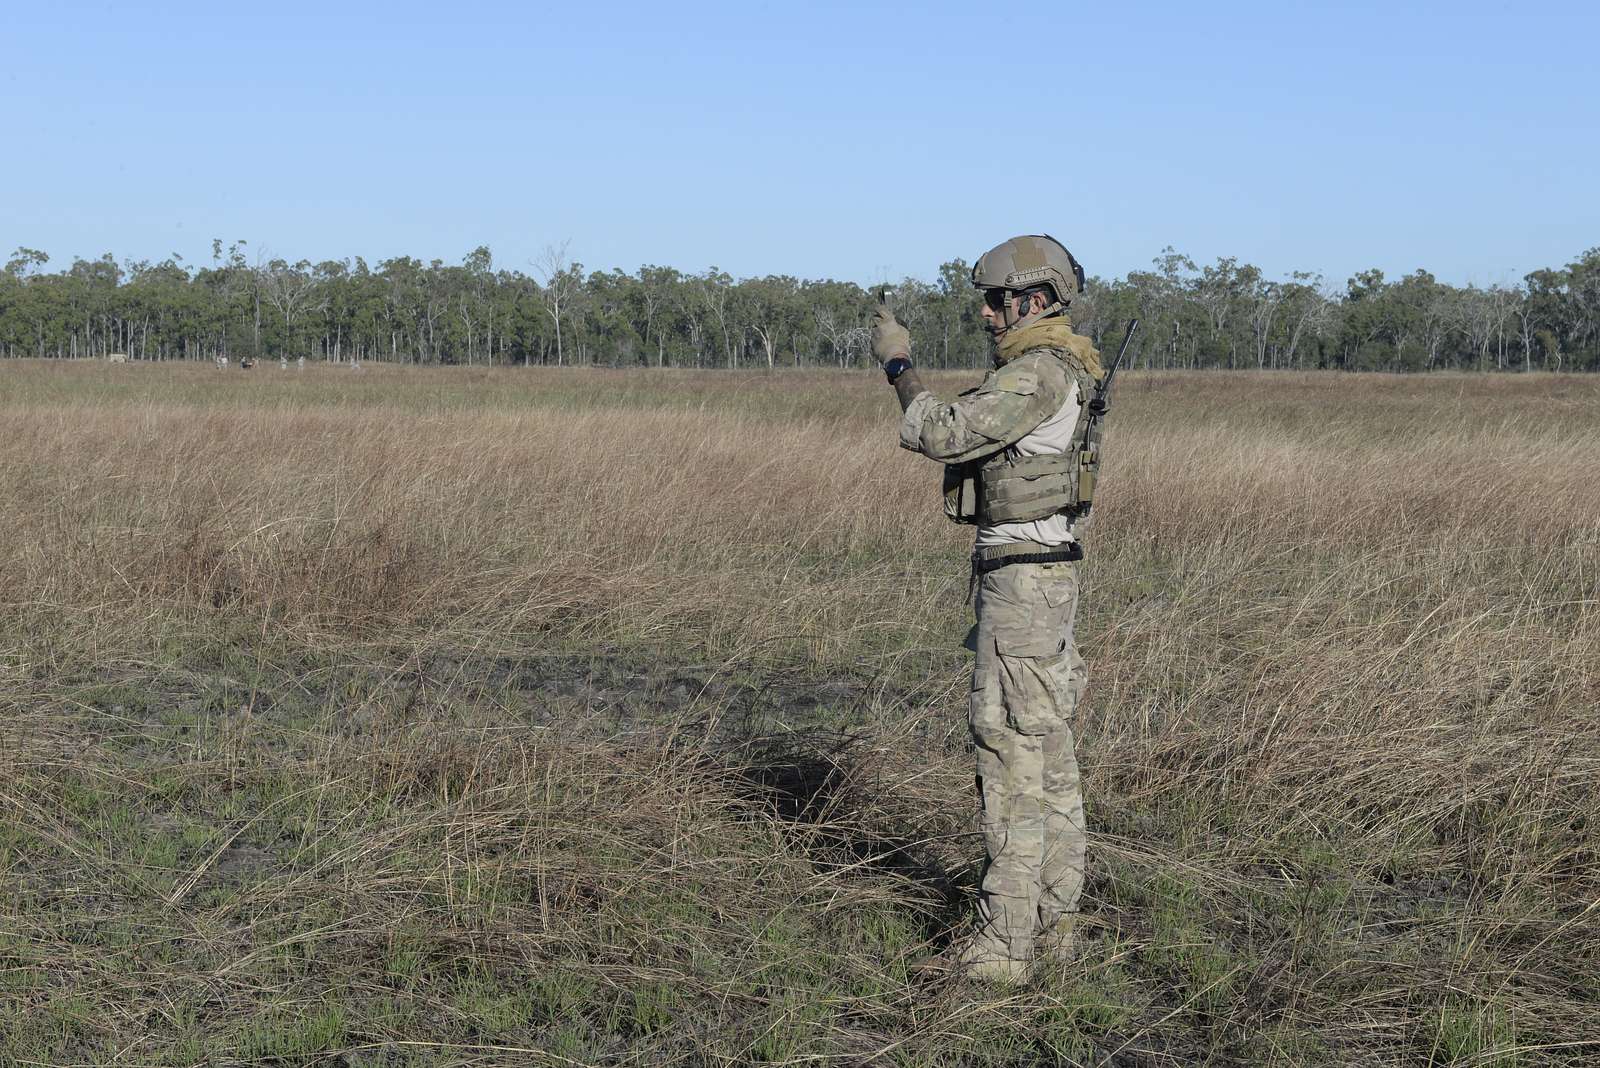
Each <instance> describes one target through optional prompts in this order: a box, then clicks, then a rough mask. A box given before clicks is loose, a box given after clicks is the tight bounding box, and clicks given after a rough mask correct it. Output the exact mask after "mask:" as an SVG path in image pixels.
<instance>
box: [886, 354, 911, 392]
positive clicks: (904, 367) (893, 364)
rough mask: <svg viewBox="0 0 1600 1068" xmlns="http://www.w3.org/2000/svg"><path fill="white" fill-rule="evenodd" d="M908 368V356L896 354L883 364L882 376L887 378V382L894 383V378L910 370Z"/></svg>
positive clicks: (909, 362)
mask: <svg viewBox="0 0 1600 1068" xmlns="http://www.w3.org/2000/svg"><path fill="white" fill-rule="evenodd" d="M910 368H911V358H910V357H908V356H896V357H895V358H894V359H892V360H890V361H889V362H888V363H886V364H884V365H883V374H884V377H885V378H887V379H888V380H889V384H890V385H894V380H895V379H897V378H899V377H900V376H901V375H903V374H905V373H906V371H908V370H910Z"/></svg>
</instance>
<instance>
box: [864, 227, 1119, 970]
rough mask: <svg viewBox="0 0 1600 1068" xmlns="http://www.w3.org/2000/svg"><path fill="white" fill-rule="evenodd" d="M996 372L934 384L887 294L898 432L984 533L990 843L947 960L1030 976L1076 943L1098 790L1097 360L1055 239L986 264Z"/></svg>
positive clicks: (986, 821) (980, 275)
mask: <svg viewBox="0 0 1600 1068" xmlns="http://www.w3.org/2000/svg"><path fill="white" fill-rule="evenodd" d="M972 284H973V285H974V286H975V287H976V288H978V289H979V290H981V291H982V292H983V312H982V314H983V320H984V328H985V329H986V330H987V331H988V332H989V334H990V336H991V337H992V338H993V340H994V343H995V351H994V369H993V370H992V371H990V372H989V373H988V375H987V376H986V377H985V378H984V380H983V382H982V384H981V385H979V386H978V387H977V388H976V389H974V390H969V391H967V392H966V393H963V394H961V396H960V397H958V398H957V399H956V400H954V401H942V400H940V399H939V398H938V397H936V396H935V395H934V394H933V393H932V392H931V391H930V390H928V389H927V387H925V386H924V385H923V384H922V382H921V381H920V380H919V379H918V377H917V372H916V370H915V369H914V368H913V367H912V365H911V336H910V334H909V332H908V331H907V330H906V328H905V327H904V326H902V325H901V324H900V323H899V322H898V321H897V320H896V319H895V317H894V314H893V312H892V311H890V310H889V308H888V305H887V304H886V303H883V302H881V301H880V304H879V308H878V311H877V314H876V316H875V317H874V320H873V323H872V351H873V355H874V356H876V357H877V358H878V360H879V361H880V362H881V363H882V364H883V369H884V373H885V374H886V375H887V376H888V379H889V382H890V383H891V384H892V385H893V386H894V388H895V393H896V394H897V395H898V396H899V399H900V405H901V408H902V410H903V413H904V414H903V416H902V419H901V422H900V444H901V446H902V447H904V448H907V449H910V450H911V451H913V452H920V453H921V454H922V455H924V456H926V457H928V458H929V459H930V460H935V461H937V462H939V463H942V464H945V465H946V468H945V485H946V493H945V511H946V514H947V515H949V516H950V518H952V519H954V520H955V521H956V522H961V523H972V524H974V525H976V527H977V542H976V546H975V547H974V550H973V556H972V567H973V581H974V586H975V589H976V595H977V600H976V610H977V626H976V627H975V628H974V638H975V641H976V652H977V656H976V661H975V663H974V667H973V675H972V693H971V699H970V710H969V725H970V727H971V729H972V740H973V743H974V745H975V748H976V750H977V765H978V766H977V787H978V798H979V806H980V815H979V822H980V824H981V827H982V831H983V838H984V845H985V850H986V853H987V859H986V863H985V865H984V869H983V877H982V885H981V888H980V891H979V895H978V915H977V921H976V924H975V927H974V930H973V931H972V933H971V934H970V935H969V936H968V937H967V938H966V939H965V940H964V941H962V942H961V943H959V944H958V945H957V946H955V947H952V950H951V952H950V954H949V955H948V956H947V957H945V958H944V959H943V960H942V961H941V962H940V963H942V964H945V965H950V966H954V967H958V968H961V969H962V970H965V971H967V972H968V973H970V974H972V975H974V976H977V977H980V978H983V979H988V980H996V981H1002V982H1015V981H1017V980H1019V979H1021V978H1022V977H1023V976H1024V975H1025V974H1026V972H1027V969H1028V965H1029V962H1030V961H1032V960H1033V959H1034V957H1035V940H1036V938H1037V939H1040V940H1042V943H1043V946H1042V948H1043V951H1044V953H1046V954H1049V955H1055V954H1064V953H1066V952H1067V951H1068V950H1070V948H1071V944H1072V927H1073V923H1074V921H1075V919H1076V913H1077V907H1078V895H1079V892H1080V890H1081V889H1082V886H1083V868H1084V856H1085V845H1086V843H1085V830H1084V818H1083V798H1082V795H1081V793H1080V791H1079V785H1078V763H1077V756H1076V754H1075V752H1074V748H1073V737H1072V728H1071V726H1070V720H1071V717H1072V713H1073V709H1074V707H1075V706H1076V704H1077V702H1078V698H1079V696H1080V695H1081V694H1082V692H1083V688H1084V683H1085V678H1086V677H1085V672H1084V666H1083V661H1082V660H1081V659H1080V658H1079V656H1078V651H1077V647H1076V645H1075V644H1074V641H1073V634H1072V624H1073V615H1074V612H1075V610H1076V608H1077V600H1078V565H1077V563H1076V561H1078V560H1080V559H1082V557H1083V550H1082V548H1081V547H1080V545H1079V544H1078V540H1077V536H1076V532H1075V531H1074V529H1073V524H1074V521H1075V519H1076V518H1077V517H1078V507H1079V502H1078V486H1079V481H1078V475H1079V472H1078V463H1079V460H1078V449H1077V444H1076V443H1077V441H1078V440H1081V437H1082V431H1083V427H1084V422H1083V420H1084V419H1085V415H1086V407H1085V406H1086V405H1087V403H1088V401H1089V399H1090V397H1091V391H1092V390H1093V388H1094V385H1095V384H1096V383H1097V382H1098V381H1099V380H1100V378H1101V377H1102V375H1103V371H1102V369H1101V365H1100V354H1099V352H1098V351H1096V350H1095V348H1094V346H1093V345H1092V344H1091V343H1090V341H1089V339H1088V338H1086V337H1083V336H1081V335H1079V334H1076V333H1074V332H1073V330H1072V324H1071V322H1070V321H1069V320H1068V318H1067V307H1068V305H1069V304H1070V303H1071V301H1072V298H1073V297H1074V296H1076V295H1077V294H1079V293H1081V292H1082V291H1083V268H1082V267H1080V266H1079V265H1078V263H1077V261H1076V260H1074V259H1073V258H1072V254H1071V253H1069V252H1068V251H1067V250H1066V249H1065V248H1064V247H1063V246H1062V245H1061V244H1060V243H1059V242H1058V241H1056V240H1055V239H1054V238H1051V237H1046V236H1028V237H1016V238H1012V239H1011V240H1010V241H1007V242H1005V243H1004V244H1001V245H997V246H996V247H995V248H993V249H991V250H990V251H988V252H986V253H984V254H983V255H982V256H981V257H979V259H978V262H977V264H976V265H975V266H974V267H973V268H972Z"/></svg>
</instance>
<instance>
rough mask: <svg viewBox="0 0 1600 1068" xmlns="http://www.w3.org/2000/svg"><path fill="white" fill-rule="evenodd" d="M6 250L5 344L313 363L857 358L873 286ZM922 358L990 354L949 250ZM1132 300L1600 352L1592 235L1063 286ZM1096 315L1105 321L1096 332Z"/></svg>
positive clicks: (1231, 319)
mask: <svg viewBox="0 0 1600 1068" xmlns="http://www.w3.org/2000/svg"><path fill="white" fill-rule="evenodd" d="M48 265H49V257H48V256H47V255H46V254H45V253H43V252H39V251H37V250H34V249H27V248H22V249H18V250H17V251H16V253H15V254H14V255H13V256H12V257H11V258H10V260H9V261H8V262H7V263H6V265H5V270H4V272H3V273H0V355H3V356H5V357H25V356H33V357H58V358H68V359H83V358H98V357H104V356H106V355H109V354H111V353H124V354H126V355H127V356H128V358H130V359H133V360H210V359H214V358H215V357H217V356H223V355H226V356H230V357H243V356H253V357H258V358H268V359H277V358H279V357H285V358H289V359H294V358H297V357H300V356H305V357H307V358H309V359H320V360H326V361H329V362H347V361H352V360H355V361H365V360H382V361H393V362H398V363H430V364H501V365H532V364H602V365H607V366H666V367H751V366H755V367H780V366H785V367H786V366H837V367H849V366H859V365H863V364H864V363H866V362H867V361H868V360H869V359H870V357H869V355H868V351H867V347H868V346H867V332H866V323H867V320H868V317H869V315H870V313H871V308H872V300H873V297H872V294H871V293H870V292H869V291H868V290H866V289H864V288H862V287H861V286H858V285H856V284H855V283H852V282H835V281H827V280H822V281H817V280H803V279H797V278H792V277H789V276H787V275H769V276H766V277H763V278H746V279H734V278H732V277H730V276H729V275H728V274H727V273H725V272H722V271H719V270H717V269H715V268H712V269H710V270H707V271H704V272H701V273H698V274H688V273H684V272H682V271H678V270H675V269H673V268H670V267H653V266H651V267H641V268H640V269H639V270H638V271H636V272H634V273H632V274H628V273H624V272H622V271H620V270H613V271H609V272H603V271H594V272H586V271H585V270H584V268H583V267H582V265H581V264H578V263H575V262H571V261H570V260H568V258H567V257H566V256H565V254H564V251H563V250H561V249H549V250H547V251H546V253H545V255H544V256H543V257H542V258H541V260H540V262H539V263H538V264H537V265H536V266H534V267H532V268H531V269H530V271H529V272H523V271H519V270H507V269H504V268H497V267H496V266H495V264H494V262H493V259H492V257H491V255H490V252H489V249H487V248H481V247H480V248H477V249H474V250H473V251H472V252H470V253H469V254H468V255H467V256H466V257H465V258H464V259H463V260H462V261H461V263H459V264H454V265H449V264H445V263H443V262H442V261H439V260H434V261H432V262H431V263H426V264H424V263H422V262H420V261H418V260H415V259H412V258H410V257H398V258H395V259H390V260H384V261H381V262H379V263H378V264H377V265H376V266H372V265H369V264H368V263H367V262H366V261H365V260H363V259H361V258H359V257H358V258H356V259H355V260H353V261H352V260H329V261H325V262H322V263H315V264H313V263H310V262H308V261H305V260H302V261H300V262H298V263H290V262H287V261H285V260H283V259H276V258H268V257H265V256H257V257H254V258H252V257H251V256H250V255H249V254H248V249H247V246H246V243H245V242H243V241H240V242H236V243H234V244H232V245H230V246H228V247H226V248H224V247H223V245H222V242H220V241H216V242H213V245H212V262H211V263H210V264H209V265H207V266H202V267H198V268H191V267H190V266H188V265H186V264H184V263H183V262H182V261H181V260H180V259H179V258H178V257H173V258H171V259H167V260H163V261H161V262H159V263H150V262H148V261H133V262H123V263H119V262H117V260H116V259H115V258H114V257H113V256H112V255H111V254H110V253H107V254H106V255H104V256H102V257H100V258H99V259H94V260H82V259H80V260H75V261H74V262H73V263H72V264H71V265H70V266H68V267H66V268H65V269H62V270H58V271H50V270H48V269H47V268H48ZM894 297H895V301H896V306H897V308H898V310H899V314H900V316H901V318H902V319H903V320H905V322H906V323H907V324H908V325H909V326H910V328H911V330H912V336H913V343H914V347H915V354H916V357H917V359H918V362H920V363H923V364H927V365H935V366H946V367H971V366H976V365H979V364H981V363H983V362H984V361H985V360H986V359H987V358H988V351H989V346H988V341H987V338H986V336H985V335H984V333H983V330H982V326H981V319H980V318H979V315H978V311H979V307H980V304H979V298H978V296H977V294H976V293H974V291H973V290H972V289H971V288H970V286H969V285H968V282H967V265H966V264H965V263H963V262H962V261H961V260H953V261H951V262H949V263H946V264H943V265H942V266H941V267H940V268H939V272H938V277H937V279H936V280H935V281H934V282H933V283H931V284H929V283H927V282H923V281H920V280H916V279H907V280H905V281H903V282H901V283H900V284H899V285H897V286H895V287H894ZM1133 315H1139V316H1141V317H1142V318H1143V319H1144V326H1143V328H1142V329H1141V331H1140V333H1141V334H1142V335H1143V344H1142V345H1141V346H1140V348H1139V350H1138V354H1137V357H1136V362H1135V364H1134V366H1139V367H1154V368H1247V367H1248V368H1340V369H1346V370H1391V371H1420V370H1431V369H1435V368H1462V369H1475V370H1517V369H1524V370H1529V369H1546V370H1596V369H1600V248H1594V249H1590V250H1589V251H1588V252H1585V253H1584V254H1583V255H1582V256H1581V257H1579V258H1578V259H1576V260H1575V261H1573V262H1572V263H1569V264H1567V265H1566V266H1565V267H1560V268H1548V269H1541V270H1537V271H1534V272H1532V273H1530V274H1528V275H1527V276H1526V277H1525V278H1524V279H1523V281H1522V282H1521V283H1520V284H1518V285H1514V286H1490V287H1488V288H1478V287H1476V286H1466V287H1464V288H1463V287H1457V286H1452V285H1448V284H1446V283H1443V282H1439V281H1438V280H1436V279H1435V278H1434V277H1433V276H1432V275H1430V274H1429V273H1428V272H1426V271H1422V270H1418V271H1416V272H1415V273H1413V274H1409V275H1406V276H1404V277H1402V278H1399V279H1396V280H1392V281H1391V280H1389V279H1386V278H1385V277H1384V276H1383V273H1382V272H1381V271H1376V270H1373V271H1364V272H1362V273H1360V274H1358V275H1356V276H1355V277H1353V278H1351V279H1349V280H1348V281H1347V282H1346V283H1345V284H1344V286H1343V287H1342V288H1339V287H1336V286H1334V285H1331V284H1329V283H1328V282H1327V281H1326V280H1325V279H1323V278H1322V277H1321V276H1319V275H1314V274H1306V273H1297V274H1295V275H1293V276H1292V277H1290V278H1289V279H1287V280H1283V281H1274V280H1271V279H1268V278H1266V277H1264V276H1263V275H1262V273H1261V271H1260V270H1259V269H1258V268H1256V267H1253V266H1251V265H1249V264H1241V263H1239V262H1238V261H1237V260H1235V259H1232V258H1225V259H1220V260H1218V261H1217V262H1216V263H1214V264H1212V265H1209V266H1205V267H1197V266H1196V265H1195V263H1194V262H1193V261H1192V260H1190V259H1189V258H1188V257H1186V256H1183V255H1181V254H1179V253H1177V252H1174V251H1172V250H1171V249H1168V250H1167V251H1166V252H1164V253H1163V254H1162V255H1161V256H1159V257H1157V259H1156V261H1155V262H1154V264H1153V265H1152V267H1151V269H1150V270H1147V271H1133V272H1130V273H1129V274H1128V276H1127V277H1125V278H1118V279H1112V280H1109V281H1108V280H1102V279H1098V278H1092V279H1091V280H1090V284H1089V288H1088V292H1087V293H1086V294H1085V295H1083V296H1082V297H1080V298H1079V299H1078V300H1077V301H1076V302H1074V307H1073V320H1074V322H1075V323H1077V325H1078V328H1079V330H1081V331H1082V332H1084V333H1087V334H1089V335H1090V336H1091V337H1093V338H1095V339H1096V341H1097V342H1098V343H1100V344H1101V346H1102V347H1106V346H1107V345H1109V344H1112V343H1114V342H1115V341H1116V339H1117V338H1118V337H1119V336H1120V332H1121V328H1122V324H1124V323H1125V322H1126V321H1127V320H1128V319H1129V318H1130V317H1132V316H1133ZM1108 335H1109V337H1108Z"/></svg>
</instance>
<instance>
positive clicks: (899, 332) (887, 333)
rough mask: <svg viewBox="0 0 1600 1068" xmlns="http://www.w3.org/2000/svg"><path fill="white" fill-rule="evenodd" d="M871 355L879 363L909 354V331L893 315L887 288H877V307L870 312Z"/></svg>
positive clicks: (908, 356)
mask: <svg viewBox="0 0 1600 1068" xmlns="http://www.w3.org/2000/svg"><path fill="white" fill-rule="evenodd" d="M872 355H873V356H874V357H876V358H877V361H878V362H879V363H888V362H889V361H890V360H892V359H894V358H895V357H896V356H905V357H907V358H910V356H911V331H909V330H907V329H906V328H905V327H904V326H903V325H902V324H901V322H900V320H898V319H896V318H895V317H894V310H893V309H892V308H890V307H889V294H888V291H887V290H883V289H880V290H878V309H877V311H875V312H873V313H872Z"/></svg>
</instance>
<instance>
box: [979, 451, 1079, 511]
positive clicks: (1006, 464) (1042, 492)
mask: <svg viewBox="0 0 1600 1068" xmlns="http://www.w3.org/2000/svg"><path fill="white" fill-rule="evenodd" d="M981 489H982V492H983V509H982V515H983V521H984V522H985V523H1029V522H1032V521H1033V520H1035V519H1044V518H1045V517H1047V516H1052V515H1055V514H1056V513H1058V512H1065V511H1068V510H1070V509H1071V508H1072V507H1073V506H1074V505H1075V504H1077V502H1078V457H1077V453H1076V452H1069V453H1051V454H1049V455H1046V456H1025V457H1020V458H1018V459H1015V460H1001V461H1000V462H998V463H991V464H985V465H984V468H983V478H982V481H981Z"/></svg>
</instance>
